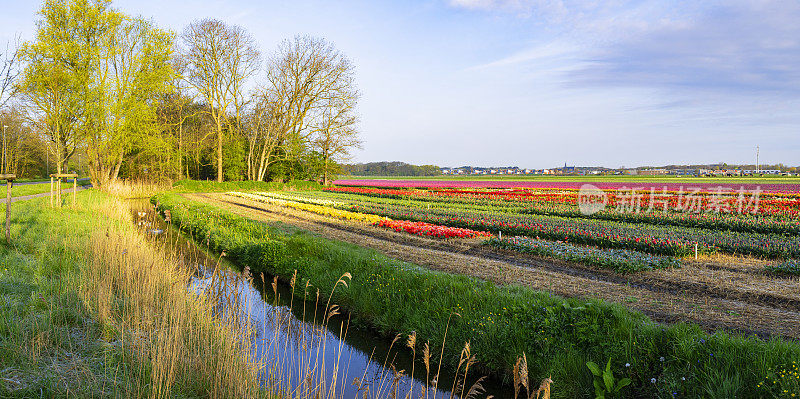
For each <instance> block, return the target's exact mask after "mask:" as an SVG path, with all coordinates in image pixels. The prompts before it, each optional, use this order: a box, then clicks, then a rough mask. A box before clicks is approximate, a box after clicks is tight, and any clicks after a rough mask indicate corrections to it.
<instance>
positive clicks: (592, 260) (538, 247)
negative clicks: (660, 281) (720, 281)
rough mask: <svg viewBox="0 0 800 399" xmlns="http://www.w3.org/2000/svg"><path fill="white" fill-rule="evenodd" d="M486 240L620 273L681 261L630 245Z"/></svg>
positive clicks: (504, 247)
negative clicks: (600, 247) (620, 247)
mask: <svg viewBox="0 0 800 399" xmlns="http://www.w3.org/2000/svg"><path fill="white" fill-rule="evenodd" d="M485 243H486V244H487V245H490V246H493V247H496V248H502V249H507V250H511V251H516V252H523V253H530V254H534V255H539V256H547V257H550V258H556V259H563V260H567V261H571V262H579V263H585V264H588V265H595V266H598V267H601V268H604V269H612V270H614V271H617V272H619V273H632V272H639V271H642V270H653V269H666V268H672V267H680V265H681V263H680V261H679V260H678V259H676V258H675V257H672V256H663V255H651V254H648V253H644V252H639V251H631V250H629V249H599V248H594V247H587V246H583V245H574V244H569V243H566V242H561V241H547V240H537V239H535V238H527V237H511V238H502V239H501V238H497V237H493V238H490V239H489V240H486V241H485Z"/></svg>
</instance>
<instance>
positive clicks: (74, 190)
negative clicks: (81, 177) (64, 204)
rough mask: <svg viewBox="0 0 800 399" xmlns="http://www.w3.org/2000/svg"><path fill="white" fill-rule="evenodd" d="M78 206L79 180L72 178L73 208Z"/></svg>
mask: <svg viewBox="0 0 800 399" xmlns="http://www.w3.org/2000/svg"><path fill="white" fill-rule="evenodd" d="M77 204H78V178H77V177H73V178H72V207H73V208H74V207H75V206H76V205H77Z"/></svg>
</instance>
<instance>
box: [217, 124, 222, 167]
mask: <svg viewBox="0 0 800 399" xmlns="http://www.w3.org/2000/svg"><path fill="white" fill-rule="evenodd" d="M217 182H218V183H222V125H221V124H220V121H219V119H217Z"/></svg>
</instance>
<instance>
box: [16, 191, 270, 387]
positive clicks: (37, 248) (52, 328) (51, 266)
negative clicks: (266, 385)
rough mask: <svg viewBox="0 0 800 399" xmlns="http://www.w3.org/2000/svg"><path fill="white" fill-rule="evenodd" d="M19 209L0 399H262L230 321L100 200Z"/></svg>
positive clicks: (123, 213) (117, 208)
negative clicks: (219, 315) (215, 311)
mask: <svg viewBox="0 0 800 399" xmlns="http://www.w3.org/2000/svg"><path fill="white" fill-rule="evenodd" d="M78 199H79V203H78V206H77V207H76V208H75V209H72V208H63V209H60V210H57V209H51V208H49V207H48V206H47V205H46V201H47V199H46V198H44V199H36V200H30V201H23V202H18V203H15V204H14V208H12V212H13V214H12V220H11V226H12V230H11V236H12V237H13V239H14V242H13V244H12V245H10V246H9V245H2V246H0V265H1V267H0V294H2V297H0V359H2V362H1V363H2V366H0V397H55V396H79V397H151V398H160V397H164V398H166V397H176V396H177V397H208V396H214V397H254V396H259V395H263V393H262V392H260V391H259V390H258V386H257V379H256V372H257V371H256V368H255V365H254V364H252V363H251V362H250V359H249V357H248V352H247V350H243V349H242V346H241V345H240V344H239V343H240V341H239V340H238V337H237V336H236V335H234V334H232V333H231V329H230V328H229V326H228V321H226V320H220V319H219V318H217V317H215V316H214V315H213V308H212V304H211V303H210V301H207V300H205V299H204V298H202V297H198V296H197V295H195V294H194V293H191V292H190V291H188V290H187V289H186V283H187V281H188V279H189V274H188V271H185V270H180V269H177V268H176V265H178V264H180V262H178V260H177V259H175V258H174V257H173V256H172V255H169V254H168V253H167V252H166V251H165V250H163V249H160V248H154V247H153V246H152V245H150V244H149V243H148V242H146V241H145V239H144V237H142V236H141V235H140V233H139V232H137V231H136V230H135V228H134V227H133V224H132V223H131V221H130V217H131V215H130V210H129V208H128V207H127V206H126V205H125V204H124V203H122V202H121V201H119V200H117V199H115V198H113V197H110V196H108V195H106V194H103V193H101V192H97V191H94V190H92V191H84V192H81V193H79V194H78Z"/></svg>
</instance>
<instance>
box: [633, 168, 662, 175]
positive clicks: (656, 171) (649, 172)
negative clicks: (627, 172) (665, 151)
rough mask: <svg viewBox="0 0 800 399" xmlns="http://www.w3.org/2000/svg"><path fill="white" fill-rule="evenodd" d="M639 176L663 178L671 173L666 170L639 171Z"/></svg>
mask: <svg viewBox="0 0 800 399" xmlns="http://www.w3.org/2000/svg"><path fill="white" fill-rule="evenodd" d="M639 174H640V175H643V176H663V175H667V174H669V171H668V170H666V169H645V170H642V171H639Z"/></svg>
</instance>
